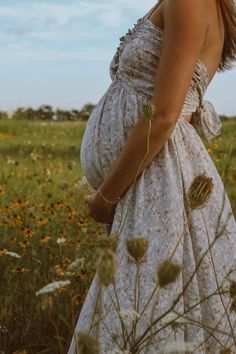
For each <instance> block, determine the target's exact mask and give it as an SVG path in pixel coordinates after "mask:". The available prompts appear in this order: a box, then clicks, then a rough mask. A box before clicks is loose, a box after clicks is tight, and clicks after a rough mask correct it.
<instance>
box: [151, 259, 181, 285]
mask: <svg viewBox="0 0 236 354" xmlns="http://www.w3.org/2000/svg"><path fill="white" fill-rule="evenodd" d="M181 269H182V268H181V266H180V265H179V264H175V263H173V262H171V261H170V260H168V259H165V260H164V261H163V262H161V264H160V265H159V267H158V269H157V275H158V280H159V285H160V287H164V286H166V285H168V284H170V283H173V282H175V281H176V279H177V278H178V276H179V274H180V272H181Z"/></svg>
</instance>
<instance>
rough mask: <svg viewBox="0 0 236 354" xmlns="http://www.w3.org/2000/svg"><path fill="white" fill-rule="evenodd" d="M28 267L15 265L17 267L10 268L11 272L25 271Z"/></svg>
mask: <svg viewBox="0 0 236 354" xmlns="http://www.w3.org/2000/svg"><path fill="white" fill-rule="evenodd" d="M28 271H29V269H28V268H25V267H17V268H13V269H12V270H11V272H13V273H25V272H28Z"/></svg>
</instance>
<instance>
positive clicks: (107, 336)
mask: <svg viewBox="0 0 236 354" xmlns="http://www.w3.org/2000/svg"><path fill="white" fill-rule="evenodd" d="M148 14H149V13H148ZM148 14H146V15H145V16H144V17H142V18H140V19H139V20H138V21H137V23H136V24H135V25H134V27H133V28H132V29H131V30H129V31H128V32H127V33H126V35H125V36H123V37H122V38H121V43H120V46H119V47H118V48H117V51H116V53H115V55H114V57H113V60H112V62H111V64H110V76H111V79H112V82H111V84H110V86H109V87H108V89H107V91H106V92H105V94H104V95H103V96H102V97H101V99H100V100H99V102H98V103H97V105H96V106H95V108H94V110H93V111H92V113H91V115H90V117H89V120H88V122H87V126H86V129H85V132H84V136H83V140H82V144H81V156H80V157H81V164H82V168H83V170H84V173H85V176H86V177H87V180H88V182H89V183H90V184H91V186H92V187H93V188H95V189H97V188H98V187H99V186H100V185H101V184H102V182H103V180H104V178H105V177H106V175H107V173H108V172H109V170H110V169H111V167H112V165H113V163H114V162H115V160H116V159H117V157H118V155H119V153H120V151H121V149H122V147H123V145H124V144H125V142H126V140H127V138H128V136H129V134H130V132H131V130H132V128H133V126H134V125H135V122H136V121H137V120H138V119H139V117H140V115H141V107H142V104H143V103H144V102H146V101H148V100H149V99H150V98H151V97H152V94H153V90H154V76H155V71H156V69H157V66H158V62H159V58H160V51H161V47H162V43H163V31H164V30H163V29H161V28H160V27H159V26H157V25H155V24H154V23H153V22H152V21H151V20H150V19H149V17H148ZM208 84H209V76H208V72H207V69H206V67H205V65H204V64H203V62H201V61H200V60H198V62H197V65H196V69H195V72H194V75H193V78H192V80H191V83H190V86H189V89H188V92H187V95H186V99H185V102H184V105H183V109H182V112H181V114H180V116H179V118H178V120H177V123H176V126H175V129H174V131H173V132H172V134H171V136H170V138H169V139H168V140H167V141H166V143H165V145H164V146H163V148H162V149H161V150H160V152H159V153H158V154H157V156H156V157H155V158H154V159H153V161H152V162H151V164H150V165H149V166H148V167H147V168H146V169H145V170H144V171H143V172H142V173H141V174H140V176H139V177H138V179H137V181H136V183H135V188H134V189H133V187H132V186H131V187H130V188H129V189H128V191H127V192H126V194H125V195H124V196H123V197H122V199H121V200H120V202H119V203H118V205H117V208H116V211H115V216H114V220H113V224H112V227H111V230H109V229H108V228H106V232H107V236H108V237H109V234H110V235H111V234H115V233H117V232H118V233H119V236H120V239H119V244H118V247H117V251H116V254H117V257H118V260H119V266H118V269H117V272H116V276H115V283H116V287H117V293H118V296H119V302H120V307H121V310H123V311H124V310H128V311H129V310H130V309H133V301H134V286H135V269H136V268H135V264H134V262H132V260H131V259H130V256H129V254H128V252H127V249H126V240H127V239H130V238H133V237H137V236H142V237H145V238H146V239H148V241H149V248H148V252H147V254H146V257H145V262H143V264H142V265H141V281H140V282H141V290H140V291H141V294H140V295H141V297H140V301H141V302H140V308H141V309H142V308H143V306H144V305H145V303H146V302H147V299H148V298H149V296H150V293H151V292H152V290H153V288H154V287H155V285H156V281H157V275H156V267H157V265H158V264H159V263H160V262H162V261H163V260H164V259H166V258H168V257H170V255H171V254H172V252H173V250H174V248H175V246H176V244H177V243H178V240H179V235H181V233H183V236H182V238H181V240H180V242H179V244H178V247H177V249H176V252H175V255H174V257H173V261H175V262H177V263H179V264H180V265H181V266H182V272H181V276H180V277H179V278H178V279H177V281H176V282H175V283H172V284H169V285H167V287H166V289H160V291H159V293H158V294H159V295H158V296H159V300H158V305H157V306H156V308H155V316H154V318H156V317H158V316H160V315H161V314H162V313H164V312H165V311H166V310H167V309H168V308H169V307H170V306H171V304H172V302H173V301H174V299H175V298H176V297H177V295H178V294H179V293H181V292H182V290H183V288H184V285H185V284H186V282H187V281H188V279H189V277H190V275H191V274H192V273H193V271H194V270H195V269H196V267H197V264H198V262H199V260H200V259H201V257H202V255H203V254H204V251H205V250H206V249H207V248H208V246H209V243H208V242H212V240H213V239H214V237H215V235H216V229H217V225H218V229H217V230H219V228H220V229H221V228H222V229H221V236H220V237H219V238H218V239H217V241H216V242H215V244H214V246H213V247H212V252H211V254H210V253H209V252H208V253H207V254H206V256H205V257H204V260H203V261H202V262H201V264H200V266H199V268H198V270H197V272H196V274H195V276H194V277H193V279H192V281H191V284H190V286H188V288H187V290H186V291H185V293H184V296H183V297H181V299H180V301H179V302H178V305H177V306H176V308H175V309H176V310H177V311H178V312H179V313H183V312H184V309H185V310H186V309H188V308H190V307H191V306H192V305H194V304H197V303H198V302H200V299H201V300H202V299H203V298H204V297H206V296H207V295H209V294H211V293H214V291H215V290H216V289H217V284H218V285H219V284H220V285H221V284H222V282H224V284H225V285H224V287H225V288H227V287H228V285H229V279H226V275H227V274H228V272H229V271H230V269H232V267H233V266H234V265H235V263H236V262H235V260H236V222H235V218H234V216H233V213H232V208H231V205H230V202H229V199H228V196H227V194H226V192H225V189H224V185H223V183H222V180H221V178H220V175H219V174H218V171H217V169H216V167H215V165H214V163H213V161H212V159H211V157H210V156H209V154H208V152H207V149H206V147H205V145H204V144H203V142H202V140H201V138H200V136H199V134H198V133H199V132H202V133H203V134H204V135H205V137H206V138H207V139H208V141H210V140H211V139H213V138H214V137H216V136H218V135H219V134H220V132H221V127H222V125H221V122H220V118H219V116H218V114H217V113H216V112H215V110H214V107H213V106H212V104H211V103H210V102H208V101H205V100H203V96H204V93H205V91H206V89H207V87H208ZM192 112H195V113H194V114H193V118H192V120H191V123H188V122H187V121H186V120H184V118H183V117H184V116H186V115H188V114H190V113H192ZM124 173H125V171H124ZM200 174H204V175H206V176H208V177H211V178H213V183H214V188H213V191H212V194H211V196H210V198H209V200H208V201H207V202H206V203H205V205H204V207H203V208H202V209H201V210H197V209H196V210H194V211H193V212H192V214H191V215H190V216H189V218H188V221H187V211H186V193H187V191H188V189H189V187H190V185H191V183H192V181H193V179H194V178H195V177H196V176H198V175H200ZM125 214H127V217H126V221H125V222H124V224H123V227H122V229H121V230H119V227H120V225H121V222H122V219H123V218H124V217H125ZM219 216H220V217H219ZM186 225H187V227H186ZM223 227H224V228H223ZM222 230H223V231H222ZM212 257H213V260H214V266H213V263H212ZM234 276H235V274H234V273H231V275H230V277H231V279H233V277H234ZM99 286H100V285H99V282H98V278H97V274H96V275H95V277H94V279H93V281H92V283H91V286H90V289H89V292H88V294H87V297H86V299H85V302H84V305H83V308H82V310H81V312H80V316H79V319H78V322H77V325H76V328H75V331H84V332H86V331H89V328H90V325H91V320H92V314H93V311H94V306H95V302H96V298H97V295H98V292H99ZM109 294H113V295H114V292H113V286H112V285H109V286H108V287H107V289H106V290H105V292H104V294H103V305H102V306H103V309H104V311H105V313H106V316H105V318H104V319H103V320H102V321H100V326H99V330H98V328H97V327H96V326H94V327H92V330H91V331H90V333H91V334H92V335H94V336H97V335H98V333H99V335H98V338H99V341H100V352H101V354H107V353H116V351H115V349H117V350H118V349H119V341H120V342H121V335H120V333H121V329H120V325H119V321H117V316H116V311H115V310H114V307H113V305H112V303H111V300H110V297H109ZM222 301H223V302H224V306H223V305H222ZM152 304H153V302H152V301H151V302H150V304H149V305H150V306H148V308H147V309H146V311H145V314H144V315H143V316H142V318H141V319H140V321H139V322H138V325H137V336H139V335H141V334H142V333H143V331H144V330H145V328H147V326H148V323H150V316H151V315H150V314H151V310H152ZM229 306H230V298H229V294H228V293H226V294H224V295H223V294H221V296H220V295H219V294H216V295H214V296H212V297H210V298H209V299H208V300H207V299H206V300H205V301H203V302H201V303H200V304H198V305H197V306H195V307H193V309H192V310H191V311H189V312H188V313H187V315H186V316H188V318H189V319H190V321H189V322H188V323H185V325H184V326H178V327H177V329H176V330H175V331H174V332H173V329H172V328H171V326H167V327H166V328H165V329H163V330H159V331H158V333H157V334H156V335H155V337H154V340H152V344H151V345H150V348H149V349H148V350H147V349H146V351H145V349H143V350H140V351H138V353H142V354H143V353H145V354H146V353H148V354H152V353H157V352H158V350H159V352H165V350H164V349H163V348H165V345H167V344H168V343H172V342H173V341H174V340H177V341H179V342H182V341H187V342H188V341H190V342H194V343H195V345H196V346H195V351H194V353H199V354H202V353H212V354H216V353H220V351H221V350H222V348H223V346H224V345H226V347H230V346H232V345H233V344H234V341H233V339H232V337H230V336H229V335H228V334H231V335H232V331H233V332H234V335H235V336H236V329H235V325H234V324H235V319H236V317H235V314H234V313H231V312H230V311H228V310H229ZM226 309H227V311H225V310H226ZM167 320H169V317H168V318H167V317H164V318H163V319H162V320H161V321H160V322H159V324H158V326H159V327H158V326H157V327H156V328H157V329H158V328H161V326H162V327H163V325H164V324H165V323H166V322H167ZM191 320H192V322H193V323H192V324H191ZM198 322H199V323H204V324H205V325H206V326H208V327H207V328H208V329H207V330H203V329H202V328H201V326H198V325H196V323H198ZM212 328H215V331H214V333H213V334H212ZM111 334H112V336H113V339H112V337H111ZM114 338H115V339H114ZM204 341H205V343H204ZM161 348H162V349H161ZM232 348H233V349H232V352H233V353H235V352H236V347H235V346H234V345H233V346H232ZM161 350H162V351H161ZM120 352H122V351H120ZM124 352H125V351H124ZM73 353H76V351H75V343H74V338H72V341H71V345H70V348H69V350H68V354H73ZM117 353H119V351H117ZM127 353H128V351H127Z"/></svg>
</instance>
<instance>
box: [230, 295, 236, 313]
mask: <svg viewBox="0 0 236 354" xmlns="http://www.w3.org/2000/svg"><path fill="white" fill-rule="evenodd" d="M230 311H231V312H236V298H233V300H232V302H231V306H230Z"/></svg>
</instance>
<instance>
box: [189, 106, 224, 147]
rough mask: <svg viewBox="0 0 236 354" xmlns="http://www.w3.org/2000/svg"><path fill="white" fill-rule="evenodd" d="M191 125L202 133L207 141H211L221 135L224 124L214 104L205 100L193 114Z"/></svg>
mask: <svg viewBox="0 0 236 354" xmlns="http://www.w3.org/2000/svg"><path fill="white" fill-rule="evenodd" d="M191 124H192V125H193V126H194V128H195V129H196V131H197V132H198V133H199V132H202V133H203V134H204V136H205V137H206V139H207V141H208V142H209V141H211V140H212V139H214V138H215V137H217V136H218V135H220V133H221V128H222V123H221V120H220V117H219V115H218V113H217V112H216V111H215V108H214V106H213V104H212V103H211V102H209V101H206V100H203V101H202V103H201V104H200V105H199V106H198V107H197V109H196V111H195V112H194V113H193V117H192V120H191Z"/></svg>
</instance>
